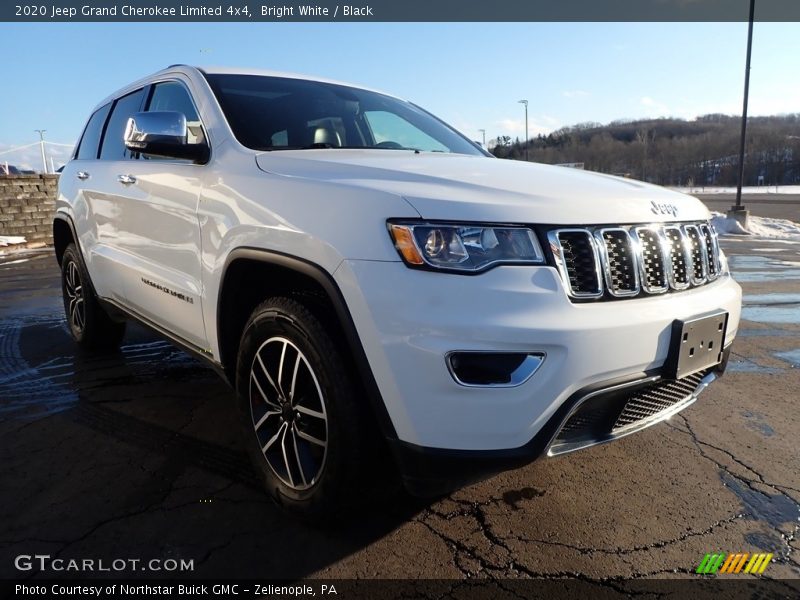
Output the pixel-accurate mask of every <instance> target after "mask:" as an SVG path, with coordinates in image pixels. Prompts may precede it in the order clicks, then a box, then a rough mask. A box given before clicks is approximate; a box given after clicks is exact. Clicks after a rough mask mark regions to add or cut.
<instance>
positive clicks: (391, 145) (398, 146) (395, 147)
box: [375, 140, 405, 150]
mask: <svg viewBox="0 0 800 600" xmlns="http://www.w3.org/2000/svg"><path fill="white" fill-rule="evenodd" d="M375 148H388V149H390V150H402V149H403V148H405V146H403V145H402V144H398V143H397V142H392V141H390V140H386V141H385V142H380V143H378V144H375Z"/></svg>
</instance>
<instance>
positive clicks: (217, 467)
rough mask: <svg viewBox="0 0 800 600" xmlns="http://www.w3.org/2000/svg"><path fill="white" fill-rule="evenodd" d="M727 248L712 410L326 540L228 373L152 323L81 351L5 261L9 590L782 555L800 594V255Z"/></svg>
mask: <svg viewBox="0 0 800 600" xmlns="http://www.w3.org/2000/svg"><path fill="white" fill-rule="evenodd" d="M787 207H788V208H787ZM756 210H757V207H756ZM777 210H778V211H779V212H780V210H784V211H790V212H792V211H793V212H794V213H795V215H796V213H797V212H798V211H797V206H796V205H791V206H790V205H788V204H787V205H786V206H782V207H780V208H779V209H777ZM786 216H791V215H786ZM723 247H724V249H725V251H726V253H727V255H728V256H729V258H730V260H731V265H732V268H733V271H734V274H735V275H736V276H737V277H738V278H739V279H740V281H741V282H742V285H743V287H744V290H745V294H746V299H745V304H746V306H745V317H746V320H744V321H743V322H742V325H741V329H740V332H739V336H738V338H737V340H736V342H735V345H734V347H733V355H732V357H731V363H730V369H729V372H728V373H727V374H726V375H725V377H723V378H722V379H721V380H720V381H718V382H717V383H715V384H714V385H713V386H711V387H710V388H709V389H708V390H707V391H706V392H704V393H703V394H702V395H701V396H700V399H699V400H698V402H696V403H695V404H694V405H692V406H691V407H689V408H688V409H686V410H685V411H684V412H682V413H680V414H679V415H678V416H676V417H673V418H672V420H671V421H669V422H666V423H662V424H660V425H658V426H655V427H652V428H650V429H648V430H646V431H644V432H641V433H638V434H636V435H633V436H630V437H627V438H625V439H623V440H621V441H618V442H616V443H613V444H608V445H604V446H600V447H596V448H593V449H589V450H585V451H582V452H579V453H576V454H572V455H568V456H564V457H560V458H555V459H543V460H540V461H537V462H535V463H533V464H531V465H529V466H527V467H525V468H522V469H519V470H517V471H512V472H507V473H503V474H500V475H497V476H496V477H494V478H492V479H490V480H487V481H484V482H482V483H479V484H476V485H473V486H470V487H467V488H464V489H462V490H459V491H457V492H455V493H453V494H451V495H449V496H448V497H446V498H441V499H438V500H433V501H421V500H416V499H411V498H408V497H405V496H403V495H399V496H396V497H394V498H393V499H392V500H391V501H390V502H387V503H384V504H381V505H380V506H375V507H374V509H371V510H369V511H364V512H362V513H360V514H358V515H357V516H354V517H353V518H351V519H348V520H347V521H346V522H343V523H340V524H337V525H336V526H334V527H331V528H327V529H324V530H315V529H313V528H311V527H308V526H306V525H303V524H300V523H298V522H296V521H293V520H291V519H288V518H287V517H285V516H284V515H283V514H282V513H281V512H280V511H279V510H278V509H277V508H276V507H274V506H273V505H272V504H271V502H270V501H269V500H268V498H267V497H266V495H265V494H264V493H262V491H261V490H260V489H259V487H258V484H257V483H256V479H255V476H254V474H253V472H252V470H251V468H250V466H249V463H248V461H247V458H246V456H245V454H244V451H243V449H242V445H241V441H240V437H241V434H240V430H239V424H238V421H237V419H236V414H235V405H234V402H233V394H232V392H231V391H230V390H229V389H228V388H227V387H226V386H225V385H224V384H223V383H222V381H221V380H220V379H218V377H217V376H216V375H215V374H214V373H213V372H212V371H211V370H210V369H208V368H206V367H205V366H203V365H202V364H201V363H199V362H197V361H196V360H194V359H193V358H191V357H189V356H188V355H186V354H184V353H183V352H181V351H179V350H177V349H174V348H173V347H172V346H170V345H169V344H167V343H165V342H162V341H160V340H158V339H157V338H155V337H153V336H152V335H151V334H150V333H148V332H146V331H144V330H143V329H140V328H138V327H136V326H131V327H129V330H128V335H127V336H126V339H125V342H124V346H123V348H122V350H121V352H120V353H118V354H114V355H107V356H86V355H81V354H79V353H78V352H77V351H76V349H75V347H74V346H73V344H72V343H71V341H70V339H69V338H68V335H67V331H66V326H65V324H64V321H63V316H62V311H63V308H62V306H61V300H60V288H59V279H58V270H57V266H56V263H55V259H54V257H53V254H52V252H49V251H40V252H31V253H26V254H22V255H20V254H15V255H9V256H5V257H0V319H1V320H0V439H1V440H2V443H0V577H2V578H12V577H25V578H29V577H30V578H34V579H35V578H38V577H44V576H48V575H49V576H51V577H52V576H53V575H54V574H53V573H39V572H37V571H36V570H33V571H28V572H20V571H17V570H16V569H15V567H14V557H16V556H17V555H20V554H31V555H32V554H49V555H51V556H52V557H60V558H67V559H69V558H78V559H82V558H96V559H97V558H103V559H105V560H111V559H114V558H130V557H133V558H141V559H144V560H148V559H151V558H159V559H166V558H176V559H180V558H183V559H191V560H194V571H193V572H191V573H188V574H182V575H181V576H184V575H185V576H191V577H199V578H215V577H226V578H235V577H248V578H254V577H257V578H298V577H320V578H386V579H392V578H442V579H450V578H453V579H463V578H473V577H477V578H481V577H483V578H528V577H537V578H539V577H541V578H562V577H570V578H580V579H584V580H592V581H599V582H603V583H606V584H609V585H611V584H613V583H614V582H617V581H622V580H623V579H628V578H651V577H653V578H656V577H657V578H671V577H692V576H693V573H694V569H695V568H696V566H697V564H698V563H699V562H700V560H701V559H702V557H703V555H704V554H705V553H706V552H714V551H725V552H771V553H774V555H775V558H774V559H773V562H772V563H771V564H770V566H769V567H768V569H767V571H766V572H765V574H764V577H770V578H776V579H798V578H800V552H798V550H799V549H800V539H798V538H799V536H798V530H799V529H800V520H799V519H800V468H798V467H800V450H799V449H798V440H799V439H800V411H798V391H797V390H798V389H800V242H793V243H786V241H783V242H781V241H767V240H763V239H761V240H756V239H752V238H748V239H746V240H743V239H736V238H726V239H725V240H724V242H723ZM116 575H117V576H119V575H130V576H135V577H151V576H155V577H159V576H164V573H158V572H156V573H152V572H144V573H140V572H122V573H118V574H116ZM738 577H742V576H738ZM747 577H750V576H747Z"/></svg>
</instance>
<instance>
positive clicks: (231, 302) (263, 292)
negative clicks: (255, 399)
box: [216, 247, 397, 439]
mask: <svg viewBox="0 0 800 600" xmlns="http://www.w3.org/2000/svg"><path fill="white" fill-rule="evenodd" d="M243 283H245V285H242V284H243ZM276 295H288V296H293V297H300V299H301V300H304V301H305V303H306V304H309V305H310V306H309V308H310V309H311V310H312V311H314V312H315V313H316V314H317V316H318V317H320V316H321V317H322V318H323V320H325V321H326V322H327V324H329V325H332V326H333V327H335V329H336V331H335V333H336V334H338V335H335V336H334V338H335V341H337V342H338V343H339V345H340V347H341V348H342V350H343V352H345V353H346V357H345V358H346V359H348V361H349V362H351V364H352V367H353V368H354V374H355V375H356V376H357V381H355V382H354V383H355V384H356V385H358V386H359V387H360V388H361V389H362V391H363V392H364V396H365V397H366V398H367V400H368V402H369V404H370V408H371V411H372V413H373V414H374V416H375V418H376V421H377V422H378V425H379V426H380V428H381V431H382V433H383V434H384V436H385V437H386V438H388V439H395V438H396V437H397V434H396V432H395V430H394V426H393V424H392V421H391V418H390V417H389V413H388V411H387V410H386V406H385V405H384V403H383V399H382V397H381V394H380V390H379V388H378V385H377V382H376V381H375V377H374V375H373V373H372V368H371V367H370V364H369V360H368V359H367V356H366V353H365V351H364V347H363V345H362V344H361V340H360V338H359V336H358V331H357V329H356V326H355V322H354V321H353V318H352V315H351V314H350V310H349V309H348V307H347V303H346V301H345V299H344V296H343V294H342V292H341V290H340V289H339V286H338V285H337V284H336V282H335V281H334V279H333V277H332V276H331V275H330V273H328V272H327V271H326V270H325V269H324V268H322V267H321V266H319V265H317V264H315V263H312V262H310V261H307V260H304V259H302V258H298V257H295V256H290V255H287V254H283V253H280V252H275V251H270V250H264V249H260V248H250V247H240V248H236V249H235V250H232V251H231V252H230V253H229V254H228V257H227V259H226V261H225V266H224V267H223V272H222V275H221V277H220V286H219V291H218V297H217V315H216V324H217V333H218V343H219V356H220V362H221V363H222V365H223V368H224V371H225V374H226V376H227V378H228V381H229V382H230V383H231V384H232V385H235V381H236V376H235V372H236V358H237V354H238V349H239V344H240V341H241V337H242V333H243V332H244V327H245V325H246V324H247V320H248V319H249V317H250V314H251V313H252V311H253V310H254V309H255V307H256V306H257V305H258V304H260V303H261V302H262V301H263V300H264V299H265V298H267V297H269V296H276Z"/></svg>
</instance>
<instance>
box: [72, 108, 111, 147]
mask: <svg viewBox="0 0 800 600" xmlns="http://www.w3.org/2000/svg"><path fill="white" fill-rule="evenodd" d="M110 110H111V103H110V102H109V103H108V104H106V105H105V106H103V107H102V108H98V109H97V110H96V111H95V113H94V114H93V115H92V117H91V118H90V119H89V122H88V123H87V124H86V129H84V130H83V135H82V136H81V141H80V143H79V144H78V153H77V154H76V155H75V158H77V159H87V158H88V159H94V158H97V149H98V147H99V146H100V137H101V136H102V135H103V125H105V124H106V118H107V117H108V112H109V111H110Z"/></svg>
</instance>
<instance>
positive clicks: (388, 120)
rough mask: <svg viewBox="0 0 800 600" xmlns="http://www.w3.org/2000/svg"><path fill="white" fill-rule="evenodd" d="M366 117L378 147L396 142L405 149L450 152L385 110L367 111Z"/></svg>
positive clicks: (416, 128) (419, 130)
mask: <svg viewBox="0 0 800 600" xmlns="http://www.w3.org/2000/svg"><path fill="white" fill-rule="evenodd" d="M364 117H366V119H367V123H369V127H370V129H371V130H372V136H373V137H374V138H375V144H376V145H377V144H380V143H382V142H394V143H396V144H400V145H401V146H403V147H404V148H414V149H417V150H425V151H426V152H449V150H448V149H447V147H446V146H444V145H443V144H441V143H439V142H437V141H436V140H435V139H433V138H432V137H431V136H429V135H428V134H426V133H425V132H423V131H422V130H421V129H419V128H418V127H416V126H414V125H412V124H411V123H409V122H408V121H406V120H405V119H403V118H402V117H400V116H398V115H396V114H394V113H390V112H386V111H383V110H375V111H367V112H365V113H364Z"/></svg>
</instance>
